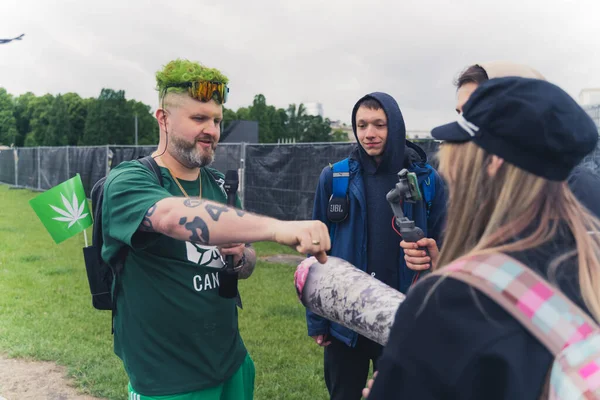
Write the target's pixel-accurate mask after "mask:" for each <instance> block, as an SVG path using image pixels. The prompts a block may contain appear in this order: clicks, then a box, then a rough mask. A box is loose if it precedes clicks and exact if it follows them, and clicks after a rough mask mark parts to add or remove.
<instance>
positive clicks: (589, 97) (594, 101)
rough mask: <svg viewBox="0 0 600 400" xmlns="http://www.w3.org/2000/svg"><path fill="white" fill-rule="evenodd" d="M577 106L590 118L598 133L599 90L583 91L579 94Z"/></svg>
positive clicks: (599, 113) (599, 120)
mask: <svg viewBox="0 0 600 400" xmlns="http://www.w3.org/2000/svg"><path fill="white" fill-rule="evenodd" d="M579 104H581V107H583V109H584V110H585V111H586V112H587V113H588V115H589V116H590V117H592V119H593V120H594V122H595V123H596V127H598V132H599V133H600V88H595V89H583V90H582V91H581V92H580V93H579Z"/></svg>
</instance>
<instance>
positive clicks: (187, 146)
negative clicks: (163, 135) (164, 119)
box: [169, 135, 215, 168]
mask: <svg viewBox="0 0 600 400" xmlns="http://www.w3.org/2000/svg"><path fill="white" fill-rule="evenodd" d="M170 139H171V141H170V143H169V150H170V151H169V153H171V156H173V158H175V159H176V160H177V161H179V162H180V163H181V164H182V165H184V166H186V167H187V168H202V167H206V166H209V165H210V164H212V162H213V161H214V159H215V151H214V149H210V150H206V151H202V150H198V149H197V148H196V141H193V142H192V143H190V142H186V141H185V140H183V139H181V138H179V137H177V136H175V135H173V136H171V137H170Z"/></svg>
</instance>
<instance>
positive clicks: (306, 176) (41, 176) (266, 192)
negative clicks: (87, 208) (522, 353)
mask: <svg viewBox="0 0 600 400" xmlns="http://www.w3.org/2000/svg"><path fill="white" fill-rule="evenodd" d="M416 143H417V144H418V145H419V146H420V147H421V148H422V149H423V150H424V151H425V152H426V154H427V156H428V159H429V162H430V163H431V164H432V165H434V166H436V165H437V160H436V158H435V157H434V156H435V153H436V151H437V149H438V144H437V143H436V142H434V141H428V140H419V141H416ZM354 146H355V144H352V143H298V144H282V145H260V144H241V143H231V144H229V143H222V144H220V145H219V146H218V147H217V150H216V155H215V162H214V163H213V164H212V167H214V168H216V169H218V170H219V171H221V172H223V173H226V172H227V171H228V170H235V169H238V170H239V169H240V168H243V170H242V171H241V172H242V173H243V174H244V175H243V179H242V180H241V182H242V185H240V195H241V196H242V198H243V200H244V206H245V208H246V209H248V210H249V211H253V212H257V213H260V214H264V215H268V216H271V217H276V218H280V219H286V220H298V219H308V218H310V217H311V215H312V208H313V201H314V193H315V189H316V187H317V183H318V180H319V175H320V173H321V171H322V170H323V168H324V167H326V166H327V165H328V164H329V163H332V164H333V163H335V162H337V161H339V160H341V159H343V158H345V157H347V156H348V155H349V154H350V152H351V150H352V148H353V147H354ZM155 148H156V147H155V146H138V147H136V146H110V147H107V146H98V147H68V148H67V147H56V148H50V147H45V148H37V147H34V148H16V149H8V150H2V151H0V182H2V183H8V184H11V185H13V184H14V185H17V186H22V187H29V188H32V189H48V188H50V187H53V186H56V185H57V184H59V183H61V182H63V181H65V180H66V179H69V178H71V177H73V176H75V175H76V174H80V175H81V180H82V182H83V186H84V189H85V192H86V195H87V196H88V197H89V195H90V191H91V189H92V187H93V185H94V184H95V183H96V182H97V181H98V180H99V179H101V178H102V177H103V176H105V174H106V172H107V170H108V169H109V166H112V167H113V168H114V166H116V165H118V164H119V163H121V162H123V161H124V160H132V159H135V158H137V157H139V156H143V155H147V154H150V153H152V152H153V151H154V150H155ZM15 154H16V158H15ZM109 156H110V157H109ZM15 159H16V163H15ZM109 162H110V164H109ZM38 164H39V166H40V167H41V168H38ZM582 164H583V165H585V167H587V168H590V169H591V170H593V171H595V172H596V173H598V174H599V175H600V143H599V146H598V148H597V149H596V151H595V152H593V153H592V154H590V155H589V156H587V157H586V159H585V160H584V161H583V163H582ZM15 167H16V170H15ZM15 173H16V177H17V179H16V180H15ZM240 178H242V177H240Z"/></svg>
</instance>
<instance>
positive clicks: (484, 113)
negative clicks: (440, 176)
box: [431, 77, 598, 181]
mask: <svg viewBox="0 0 600 400" xmlns="http://www.w3.org/2000/svg"><path fill="white" fill-rule="evenodd" d="M431 134H432V136H433V137H434V138H435V139H438V140H443V141H448V142H467V141H471V140H472V141H473V143H475V144H477V145H478V146H480V147H481V148H483V149H484V150H486V151H487V152H488V153H491V154H495V155H497V156H499V157H501V158H503V159H504V160H506V161H507V162H509V163H511V164H513V165H515V166H517V167H519V168H522V169H524V170H525V171H528V172H530V173H532V174H534V175H537V176H540V177H543V178H546V179H549V180H553V181H563V180H565V179H567V177H568V176H569V174H570V173H571V170H572V169H573V168H574V167H575V166H576V165H577V164H579V163H580V162H581V160H582V159H583V158H584V157H585V156H586V155H587V154H589V153H591V152H592V151H593V150H594V149H595V148H596V144H597V142H598V128H597V127H596V125H595V124H594V121H593V120H592V119H591V118H590V116H589V115H588V114H587V113H586V112H585V111H584V110H583V109H582V108H581V107H580V106H579V104H577V103H576V102H575V100H573V98H572V97H571V96H569V95H568V94H567V93H566V92H565V91H564V90H562V89H561V88H559V87H558V86H556V85H554V84H552V83H550V82H547V81H544V80H541V79H532V78H521V77H505V78H495V79H490V80H489V81H487V82H484V83H482V84H481V85H479V87H478V88H477V89H476V90H475V91H474V92H473V94H472V95H471V97H470V98H469V100H468V101H467V102H466V103H465V105H464V106H463V113H462V114H461V115H459V116H458V119H457V121H456V122H452V123H449V124H446V125H442V126H438V127H437V128H434V129H433V130H432V132H431Z"/></svg>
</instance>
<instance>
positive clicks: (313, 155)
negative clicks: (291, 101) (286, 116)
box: [244, 143, 353, 220]
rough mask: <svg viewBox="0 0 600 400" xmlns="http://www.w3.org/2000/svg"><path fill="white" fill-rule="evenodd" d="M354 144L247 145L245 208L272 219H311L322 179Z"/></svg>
mask: <svg viewBox="0 0 600 400" xmlns="http://www.w3.org/2000/svg"><path fill="white" fill-rule="evenodd" d="M352 147H353V145H352V144H346V143H344V144H294V145H268V146H265V145H247V146H246V160H245V181H244V208H246V209H247V210H249V211H252V212H256V213H259V214H265V215H269V216H271V217H275V218H279V219H286V220H299V219H307V218H310V216H311V214H312V208H313V200H314V195H315V189H316V187H317V183H318V182H319V175H320V174H321V171H322V170H323V168H324V167H325V166H326V165H328V164H329V163H335V162H337V161H339V160H341V159H343V158H345V157H347V156H348V155H349V154H350V151H351V149H352Z"/></svg>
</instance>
